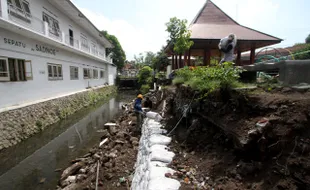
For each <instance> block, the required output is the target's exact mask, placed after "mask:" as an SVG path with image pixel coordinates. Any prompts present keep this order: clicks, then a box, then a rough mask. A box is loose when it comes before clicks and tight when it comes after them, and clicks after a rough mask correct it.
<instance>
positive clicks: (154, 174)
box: [149, 166, 175, 180]
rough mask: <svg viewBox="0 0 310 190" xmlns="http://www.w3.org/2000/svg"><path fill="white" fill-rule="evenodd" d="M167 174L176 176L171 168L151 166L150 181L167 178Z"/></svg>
mask: <svg viewBox="0 0 310 190" xmlns="http://www.w3.org/2000/svg"><path fill="white" fill-rule="evenodd" d="M166 173H171V174H174V173H175V171H174V170H173V169H170V168H167V167H156V166H151V167H150V175H149V180H153V179H156V178H158V177H165V174H166Z"/></svg>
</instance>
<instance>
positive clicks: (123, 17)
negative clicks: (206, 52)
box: [72, 0, 310, 60]
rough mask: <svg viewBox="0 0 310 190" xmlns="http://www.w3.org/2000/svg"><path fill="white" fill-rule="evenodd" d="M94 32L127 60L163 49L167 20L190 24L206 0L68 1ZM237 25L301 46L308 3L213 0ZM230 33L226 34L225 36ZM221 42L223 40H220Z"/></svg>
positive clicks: (309, 30)
mask: <svg viewBox="0 0 310 190" xmlns="http://www.w3.org/2000/svg"><path fill="white" fill-rule="evenodd" d="M72 2H73V3H74V4H75V5H76V6H77V7H78V8H79V9H80V10H81V11H82V12H83V14H85V16H86V17H88V18H89V20H90V21H91V22H92V23H94V24H95V26H96V27H97V28H98V29H99V30H107V31H108V32H109V33H110V34H113V35H115V36H116V37H117V38H118V40H119V41H120V43H121V45H122V47H123V49H124V50H125V53H126V56H127V60H133V58H134V55H138V54H139V53H144V52H146V51H152V52H158V51H159V50H160V48H161V47H162V46H165V45H166V41H167V38H168V33H167V32H166V31H165V30H166V26H165V23H167V22H168V21H169V19H170V18H171V17H175V16H176V17H178V18H180V19H187V20H188V22H189V23H190V22H191V21H192V20H193V19H194V17H195V16H196V15H197V14H198V12H199V10H200V9H201V8H202V7H203V5H204V3H205V2H206V0H72ZM213 3H215V4H216V5H217V6H218V7H220V8H221V9H222V10H223V11H224V12H225V13H226V14H228V15H229V16H230V17H232V18H233V19H234V20H236V21H237V22H238V23H239V24H241V25H244V26H247V27H250V28H253V29H255V30H259V31H261V32H264V33H267V34H270V35H273V36H276V37H279V38H281V39H283V40H284V41H283V42H282V43H281V44H279V45H276V47H288V46H292V45H294V44H295V43H303V42H304V41H305V38H306V37H307V36H308V34H310V20H309V18H310V11H309V8H310V0H294V1H292V0H213ZM228 33H229V32H228ZM223 37H224V36H223Z"/></svg>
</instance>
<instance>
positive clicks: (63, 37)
mask: <svg viewBox="0 0 310 190" xmlns="http://www.w3.org/2000/svg"><path fill="white" fill-rule="evenodd" d="M61 42H62V43H64V44H65V43H66V33H65V32H61Z"/></svg>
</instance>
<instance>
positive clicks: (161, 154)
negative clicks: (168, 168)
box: [150, 150, 175, 163]
mask: <svg viewBox="0 0 310 190" xmlns="http://www.w3.org/2000/svg"><path fill="white" fill-rule="evenodd" d="M174 156H175V154H174V153H173V152H169V151H167V150H155V151H152V153H151V155H150V160H151V161H160V162H166V163H171V162H172V160H173V157H174Z"/></svg>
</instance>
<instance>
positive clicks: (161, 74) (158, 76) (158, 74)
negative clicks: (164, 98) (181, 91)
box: [156, 71, 166, 79]
mask: <svg viewBox="0 0 310 190" xmlns="http://www.w3.org/2000/svg"><path fill="white" fill-rule="evenodd" d="M156 78H158V79H165V78H166V72H163V71H161V72H158V73H156Z"/></svg>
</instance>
